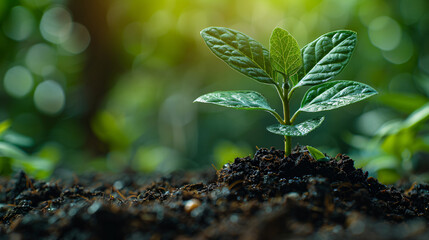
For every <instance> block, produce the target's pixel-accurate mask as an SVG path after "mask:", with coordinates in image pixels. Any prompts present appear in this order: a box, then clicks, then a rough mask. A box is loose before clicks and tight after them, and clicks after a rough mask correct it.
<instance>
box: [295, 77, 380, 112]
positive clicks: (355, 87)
mask: <svg viewBox="0 0 429 240" xmlns="http://www.w3.org/2000/svg"><path fill="white" fill-rule="evenodd" d="M375 94H377V91H375V90H374V89H373V88H372V87H370V86H368V85H366V84H363V83H359V82H353V81H333V82H327V83H323V84H320V85H317V86H314V87H311V88H310V89H308V91H307V92H306V93H305V95H304V97H303V99H302V102H301V108H300V109H299V111H302V112H321V111H328V110H332V109H335V108H339V107H343V106H346V105H349V104H352V103H355V102H358V101H361V100H364V99H366V98H368V97H370V96H372V95H375Z"/></svg>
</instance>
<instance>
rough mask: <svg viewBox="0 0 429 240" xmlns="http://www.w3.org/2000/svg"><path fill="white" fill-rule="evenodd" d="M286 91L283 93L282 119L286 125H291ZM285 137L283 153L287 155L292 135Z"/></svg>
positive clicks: (290, 148)
mask: <svg viewBox="0 0 429 240" xmlns="http://www.w3.org/2000/svg"><path fill="white" fill-rule="evenodd" d="M287 93H288V91H287V90H286V91H284V95H283V99H282V102H283V115H284V121H285V124H286V125H291V122H290V109H289V100H288V95H287ZM284 137H285V140H284V141H285V155H286V156H289V155H290V153H291V151H292V137H291V136H284Z"/></svg>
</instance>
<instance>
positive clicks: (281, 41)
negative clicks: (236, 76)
mask: <svg viewBox="0 0 429 240" xmlns="http://www.w3.org/2000/svg"><path fill="white" fill-rule="evenodd" d="M201 36H202V37H203V39H204V41H205V42H206V44H207V46H208V47H209V48H210V50H211V51H212V52H213V53H214V54H215V55H216V56H218V57H219V58H220V59H222V60H223V61H224V62H226V63H227V64H228V65H229V66H231V67H232V68H233V69H235V70H237V71H239V72H241V73H242V74H244V75H246V76H248V77H250V78H253V79H254V80H256V81H258V82H260V83H264V84H270V85H273V86H274V87H275V89H276V90H277V93H278V95H279V97H280V99H281V102H282V105H283V117H281V116H280V114H278V113H277V112H276V111H275V110H274V109H273V108H271V107H270V105H269V104H268V102H267V100H266V99H265V98H264V97H263V96H262V95H261V94H260V93H258V92H255V91H221V92H213V93H208V94H205V95H203V96H200V97H199V98H197V99H196V100H195V101H194V102H202V103H212V104H216V105H220V106H224V107H231V108H237V109H246V110H264V111H267V112H269V113H270V114H271V115H273V116H274V117H275V118H276V119H277V121H278V122H279V123H278V124H275V125H272V126H269V127H267V130H268V131H269V132H272V133H275V134H279V135H283V136H284V142H285V154H286V155H289V154H290V153H291V145H292V143H291V137H296V136H304V135H306V134H308V133H309V132H311V131H313V130H314V129H316V128H317V127H319V126H320V124H322V122H323V120H324V119H325V118H324V117H323V116H322V117H317V118H313V119H310V120H307V121H304V122H301V123H298V124H296V123H295V120H296V118H297V117H298V115H299V114H300V113H301V112H322V111H328V110H332V109H336V108H339V107H343V106H346V105H349V104H352V103H355V102H358V101H361V100H363V99H366V98H368V97H370V96H372V95H375V94H377V91H375V90H374V89H373V88H371V87H370V86H368V85H366V84H363V83H359V82H353V81H344V80H338V81H330V82H328V81H329V80H331V79H332V78H334V77H335V76H336V75H337V74H339V73H340V72H341V71H342V70H343V68H344V67H345V66H346V65H347V63H348V62H349V60H350V57H351V55H352V53H353V50H354V48H355V45H356V33H355V32H353V31H349V30H339V31H334V32H330V33H326V34H324V35H322V36H320V37H319V38H317V39H316V40H314V41H313V42H311V43H309V44H307V45H306V46H304V47H303V48H302V49H301V50H300V49H299V46H298V43H297V41H296V40H295V38H293V37H292V35H290V34H289V32H287V31H286V30H284V29H281V28H275V29H274V31H273V32H272V34H271V37H270V47H269V50H267V49H266V48H264V46H262V44H260V43H259V42H257V41H256V40H254V39H252V38H251V37H249V36H247V35H245V34H243V33H241V32H238V31H236V30H233V29H228V28H224V27H209V28H206V29H204V30H202V31H201ZM304 86H312V87H311V88H310V89H308V91H307V92H306V93H305V95H304V97H303V99H302V101H301V106H300V108H299V109H298V110H297V111H296V112H295V113H294V114H293V115H292V117H291V114H290V113H291V111H290V107H289V103H290V100H291V98H292V96H293V93H294V92H295V90H296V89H298V88H300V87H304Z"/></svg>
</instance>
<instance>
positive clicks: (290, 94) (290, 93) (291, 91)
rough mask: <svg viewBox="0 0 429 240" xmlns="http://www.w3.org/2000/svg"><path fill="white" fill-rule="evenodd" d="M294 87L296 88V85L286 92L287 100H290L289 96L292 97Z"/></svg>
mask: <svg viewBox="0 0 429 240" xmlns="http://www.w3.org/2000/svg"><path fill="white" fill-rule="evenodd" d="M295 89H297V87H296V86H295V87H292V89H291V90H290V91H289V94H288V96H287V99H288V101H290V99H291V97H292V94H293V92H295Z"/></svg>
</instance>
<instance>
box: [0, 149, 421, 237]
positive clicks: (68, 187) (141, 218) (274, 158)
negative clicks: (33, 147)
mask: <svg viewBox="0 0 429 240" xmlns="http://www.w3.org/2000/svg"><path fill="white" fill-rule="evenodd" d="M328 159H329V160H328ZM428 207H429V185H426V184H417V183H414V184H404V185H402V186H400V187H398V186H397V187H394V186H386V185H383V184H380V183H379V182H378V181H377V179H375V178H372V177H368V174H367V173H366V172H364V171H362V170H361V169H356V168H355V167H354V162H353V160H352V159H350V158H349V157H348V156H346V155H341V154H339V155H337V156H336V157H335V158H330V157H328V158H327V159H326V161H315V160H314V159H313V158H312V157H311V155H310V154H309V153H308V151H307V150H306V149H305V148H301V147H296V148H295V149H294V150H293V151H292V154H291V155H290V156H289V157H287V158H285V157H284V152H283V151H279V150H275V149H259V150H258V151H257V152H256V153H255V155H254V157H246V158H236V159H235V161H234V162H233V163H231V164H227V165H225V166H224V167H223V168H222V169H220V170H218V171H215V170H214V169H211V170H207V171H200V172H185V173H183V172H182V173H173V174H169V175H166V176H158V177H154V176H152V177H147V176H143V175H141V174H137V173H133V172H129V173H122V174H120V175H115V176H112V175H106V174H90V175H84V176H79V177H75V178H74V179H67V178H64V179H59V180H55V179H53V180H51V181H48V182H44V181H35V180H33V179H32V178H31V176H28V175H26V174H25V173H24V172H20V173H18V174H17V175H16V176H15V177H13V178H12V179H6V178H2V179H0V240H3V239H303V238H306V239H362V238H366V239H429V230H428V228H427V227H428V223H429V210H428Z"/></svg>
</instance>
